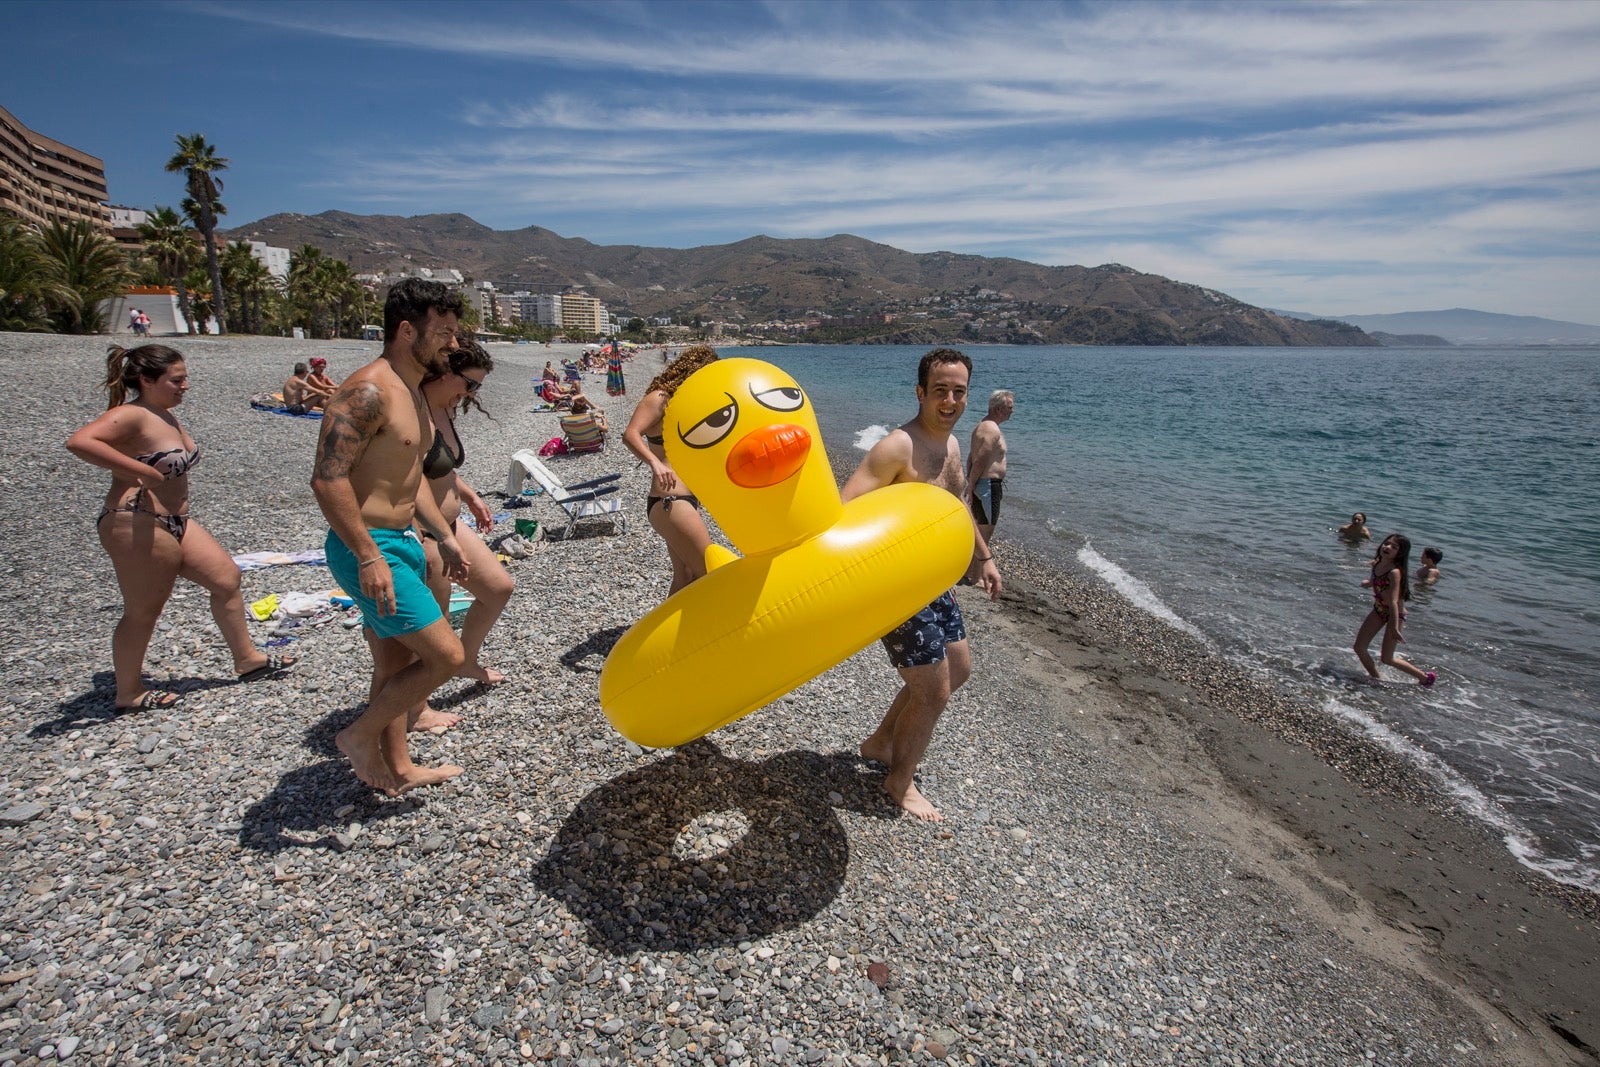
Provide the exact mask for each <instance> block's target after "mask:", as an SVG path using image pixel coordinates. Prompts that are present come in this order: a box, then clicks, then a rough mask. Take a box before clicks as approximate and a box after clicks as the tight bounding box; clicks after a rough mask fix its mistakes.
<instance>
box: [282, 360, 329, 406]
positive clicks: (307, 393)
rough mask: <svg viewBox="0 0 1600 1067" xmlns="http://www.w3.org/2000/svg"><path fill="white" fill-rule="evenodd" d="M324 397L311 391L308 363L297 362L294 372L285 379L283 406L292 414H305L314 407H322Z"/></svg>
mask: <svg viewBox="0 0 1600 1067" xmlns="http://www.w3.org/2000/svg"><path fill="white" fill-rule="evenodd" d="M323 400H324V398H323V397H322V396H320V395H317V394H314V393H312V392H311V388H310V383H309V382H308V381H307V380H306V365H305V364H304V363H296V364H295V365H294V373H293V374H291V375H289V377H288V378H286V379H284V383H283V406H284V407H285V408H286V409H287V410H288V412H289V414H291V415H304V414H305V413H306V412H308V411H310V410H312V409H313V408H320V407H322V403H323Z"/></svg>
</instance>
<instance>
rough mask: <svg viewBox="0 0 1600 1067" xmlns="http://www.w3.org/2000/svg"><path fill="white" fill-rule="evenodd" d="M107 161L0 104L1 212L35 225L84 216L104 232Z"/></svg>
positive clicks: (107, 225)
mask: <svg viewBox="0 0 1600 1067" xmlns="http://www.w3.org/2000/svg"><path fill="white" fill-rule="evenodd" d="M106 199H107V197H106V166H105V161H104V160H102V159H99V158H97V157H95V156H91V155H90V154H89V153H87V152H81V151H79V150H78V149H76V148H73V147H72V146H71V145H66V144H62V143H61V142H60V141H57V140H54V139H53V138H50V137H46V136H45V135H44V134H42V133H37V132H35V131H34V130H30V129H29V128H28V127H26V126H24V125H23V124H22V123H21V122H20V121H18V119H17V117H16V116H15V115H13V114H12V113H11V112H9V111H7V110H6V109H5V108H3V107H0V211H9V212H10V213H11V214H13V215H17V216H19V217H21V218H23V219H26V220H27V221H28V222H31V223H33V224H35V225H37V226H46V225H48V224H50V223H51V222H54V221H57V220H60V221H62V222H75V221H78V220H80V219H81V220H84V221H86V222H89V223H91V224H92V225H93V226H94V227H95V228H96V229H98V230H100V231H101V232H102V233H105V234H106V235H108V236H109V235H110V233H111V215H110V213H109V212H108V211H107V210H106Z"/></svg>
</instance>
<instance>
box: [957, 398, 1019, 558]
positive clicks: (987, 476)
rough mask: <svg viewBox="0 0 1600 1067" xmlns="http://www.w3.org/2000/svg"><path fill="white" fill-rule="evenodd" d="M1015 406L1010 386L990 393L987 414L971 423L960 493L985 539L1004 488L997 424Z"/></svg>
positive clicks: (1003, 441) (1002, 450)
mask: <svg viewBox="0 0 1600 1067" xmlns="http://www.w3.org/2000/svg"><path fill="white" fill-rule="evenodd" d="M1016 408H1017V398H1016V395H1015V394H1014V393H1012V392H1011V390H1009V389H996V390H995V391H994V392H992V393H990V394H989V414H987V415H985V416H984V417H983V421H982V422H980V423H978V425H977V426H975V427H973V430H972V452H971V454H970V455H969V456H968V457H967V493H966V496H965V497H963V499H964V500H966V502H967V507H969V508H971V509H972V518H973V521H974V522H976V523H977V525H978V532H979V533H981V534H983V539H984V540H985V541H988V540H989V539H990V538H991V537H993V536H994V527H995V524H996V523H998V522H999V521H1000V498H1001V495H1002V494H1003V493H1004V491H1005V480H1006V435H1005V434H1003V433H1001V432H1000V424H1001V423H1002V422H1005V421H1006V420H1007V419H1009V418H1010V417H1011V413H1012V412H1013V411H1015V410H1016Z"/></svg>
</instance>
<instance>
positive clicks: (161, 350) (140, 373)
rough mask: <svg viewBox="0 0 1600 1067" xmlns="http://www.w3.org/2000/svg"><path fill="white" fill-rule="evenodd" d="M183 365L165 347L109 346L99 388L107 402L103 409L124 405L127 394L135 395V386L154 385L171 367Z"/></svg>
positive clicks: (178, 356) (178, 354)
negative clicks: (148, 382) (144, 382)
mask: <svg viewBox="0 0 1600 1067" xmlns="http://www.w3.org/2000/svg"><path fill="white" fill-rule="evenodd" d="M182 361H183V353H181V352H179V351H177V350H176V349H172V348H168V347H167V346H166V345H140V346H139V347H138V348H123V347H122V346H121V345H118V344H113V345H112V346H111V347H110V349H109V350H108V351H107V353H106V380H105V381H104V382H102V383H101V384H102V385H103V386H104V388H105V391H106V397H107V399H108V400H109V401H110V403H108V404H107V405H106V407H107V408H114V407H117V406H119V405H121V404H125V403H127V402H128V394H129V393H130V392H131V393H137V392H139V382H140V381H141V380H144V381H154V380H155V379H157V378H159V377H161V376H162V375H163V374H165V373H166V371H167V368H168V367H170V366H172V365H173V364H174V363H180V362H182Z"/></svg>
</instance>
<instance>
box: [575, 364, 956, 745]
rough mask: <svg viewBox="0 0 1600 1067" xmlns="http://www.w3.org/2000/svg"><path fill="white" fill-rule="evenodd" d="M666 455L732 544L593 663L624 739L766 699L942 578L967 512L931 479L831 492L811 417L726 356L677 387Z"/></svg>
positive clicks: (649, 738)
mask: <svg viewBox="0 0 1600 1067" xmlns="http://www.w3.org/2000/svg"><path fill="white" fill-rule="evenodd" d="M662 426H663V433H664V435H665V437H666V452H667V459H668V461H669V462H670V463H671V464H672V467H673V470H675V471H676V472H677V474H678V477H679V478H680V479H681V480H682V481H683V483H684V484H685V485H686V486H688V488H689V490H690V491H691V492H693V493H694V494H695V495H696V496H698V497H699V498H700V501H701V503H703V504H704V505H705V507H706V510H708V511H709V512H710V513H711V515H712V516H713V517H714V518H715V519H716V520H717V523H718V524H719V525H720V526H721V527H722V529H723V531H724V532H725V533H726V534H727V535H728V538H729V539H730V540H731V541H732V542H733V544H734V546H735V547H737V548H738V549H739V551H740V552H741V553H743V556H742V557H741V556H737V555H735V554H733V553H732V552H729V551H728V550H727V549H725V548H722V547H721V546H719V545H712V546H711V547H710V548H709V549H708V550H707V552H706V569H707V573H706V576H705V577H704V578H701V579H700V580H699V581H697V582H694V583H693V584H691V585H689V586H686V587H685V588H683V589H681V590H679V591H678V592H677V593H675V594H674V595H673V596H671V597H669V598H668V599H667V600H666V602H665V603H663V604H661V605H660V606H659V607H657V608H656V609H655V610H654V611H652V612H650V613H649V614H648V615H646V616H645V617H644V618H642V619H640V620H639V622H638V623H636V624H635V625H634V626H633V627H632V628H630V629H629V630H628V632H627V633H625V634H623V635H622V639H621V640H620V641H618V642H617V645H616V647H615V648H613V649H612V651H611V654H610V656H609V657H607V659H606V664H605V667H604V669H603V670H602V671H601V673H600V705H601V708H602V709H603V710H604V711H605V714H606V717H607V718H608V719H610V720H611V724H612V725H613V726H615V727H616V729H617V732H619V733H620V734H622V735H623V736H624V737H626V738H628V739H630V740H632V741H634V742H637V743H638V744H640V745H645V746H648V747H651V748H671V747H675V746H677V745H682V744H685V743H686V742H689V741H692V740H694V739H695V738H697V737H700V736H702V735H704V734H708V733H710V732H711V731H712V730H715V729H717V728H718V727H720V726H724V725H726V724H727V723H729V722H732V721H733V720H734V719H737V718H740V717H741V716H744V715H747V714H749V713H750V712H752V711H754V710H755V709H757V708H759V707H762V706H764V705H766V704H769V703H771V702H772V701H773V700H776V699H777V698H778V697H780V696H782V695H783V694H784V693H787V692H789V691H790V690H791V689H794V688H795V687H796V686H798V685H801V684H803V683H805V682H807V681H809V680H810V679H812V678H815V677H816V676H817V675H819V674H821V673H822V672H823V671H825V670H827V669H828V668H829V667H831V666H833V665H834V664H836V663H839V662H840V661H842V660H844V659H846V658H847V657H849V656H851V655H853V654H854V653H856V652H858V651H860V650H861V649H862V648H865V647H866V646H867V645H868V644H870V643H872V642H873V641H874V640H876V639H878V638H879V637H881V636H883V635H884V634H886V633H888V632H889V631H890V630H892V629H894V628H895V627H896V626H898V625H900V624H901V623H902V622H904V621H905V620H907V619H909V618H910V617H911V616H912V615H915V614H916V613H917V612H918V611H920V610H922V608H923V607H924V606H926V605H927V603H928V602H929V601H930V600H932V599H933V598H934V597H936V596H938V595H939V594H940V593H942V592H944V591H945V590H946V589H948V588H950V586H951V585H953V584H954V583H955V581H956V579H957V578H959V577H960V576H961V575H962V574H963V573H964V572H965V571H966V569H967V565H968V563H969V562H970V561H971V558H972V519H971V516H969V515H968V514H967V511H966V509H965V508H964V507H963V506H962V504H961V501H959V500H957V499H956V498H955V497H954V496H951V495H950V494H949V493H947V492H945V491H944V490H942V489H938V488H936V487H934V486H931V485H923V484H921V483H906V484H899V485H889V486H885V487H883V488H881V489H877V490H874V491H873V492H871V493H867V494H865V495H863V496H860V497H858V498H856V499H855V500H852V501H850V502H849V503H848V504H846V503H844V502H843V501H841V500H840V499H839V490H838V487H837V486H836V485H835V484H834V480H833V470H832V468H831V467H830V466H829V464H828V457H827V453H826V452H825V451H824V450H823V447H822V436H821V434H820V433H819V432H818V430H817V419H816V414H815V412H814V411H813V410H812V407H811V403H810V400H809V399H808V398H807V396H806V394H805V392H804V390H802V389H801V388H800V386H799V384H798V383H797V382H796V381H795V380H794V379H793V378H792V377H790V376H789V375H788V374H786V373H785V372H784V371H782V370H780V369H779V368H777V367H774V366H773V365H772V364H770V363H764V362H762V361H760V360H755V359H724V360H718V361H717V362H715V363H712V364H710V365H708V366H706V367H702V368H701V369H700V370H698V371H696V372H695V373H694V374H693V375H691V376H690V377H689V378H688V379H687V380H685V381H684V383H683V384H682V385H681V386H679V387H678V390H677V392H676V393H675V394H674V396H673V398H672V400H671V402H670V403H668V405H667V410H666V417H665V418H664V419H663V423H662Z"/></svg>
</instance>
